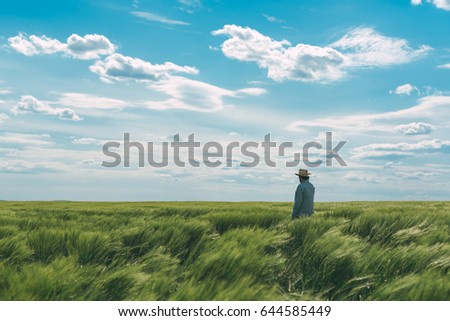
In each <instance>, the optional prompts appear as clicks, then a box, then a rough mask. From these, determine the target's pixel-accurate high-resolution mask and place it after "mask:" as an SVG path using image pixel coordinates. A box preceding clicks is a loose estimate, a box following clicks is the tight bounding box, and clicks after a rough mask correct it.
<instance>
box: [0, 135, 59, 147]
mask: <svg viewBox="0 0 450 321" xmlns="http://www.w3.org/2000/svg"><path fill="white" fill-rule="evenodd" d="M0 143H2V144H21V145H29V146H36V145H52V144H53V142H52V141H51V137H50V135H47V134H22V133H10V132H6V133H2V134H0Z"/></svg>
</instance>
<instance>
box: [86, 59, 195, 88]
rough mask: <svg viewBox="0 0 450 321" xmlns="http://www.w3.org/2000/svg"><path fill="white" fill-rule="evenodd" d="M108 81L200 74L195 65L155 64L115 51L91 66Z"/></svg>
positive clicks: (92, 69) (93, 70) (94, 71)
mask: <svg viewBox="0 0 450 321" xmlns="http://www.w3.org/2000/svg"><path fill="white" fill-rule="evenodd" d="M89 70H91V71H92V72H93V73H96V74H97V75H99V76H100V78H101V79H102V80H104V81H106V82H111V81H113V80H119V81H120V80H129V79H132V80H137V81H147V80H156V79H159V78H164V77H167V76H169V75H171V74H177V73H186V74H194V75H195V74H198V70H197V69H196V68H195V67H189V66H179V65H176V64H174V63H171V62H165V63H163V64H161V65H157V64H156V65H154V64H152V63H150V62H147V61H144V60H141V59H139V58H132V57H128V56H123V55H121V54H118V53H115V54H112V55H111V56H108V57H106V58H105V59H104V60H103V61H100V60H99V61H96V62H95V63H94V64H93V65H92V66H90V67H89Z"/></svg>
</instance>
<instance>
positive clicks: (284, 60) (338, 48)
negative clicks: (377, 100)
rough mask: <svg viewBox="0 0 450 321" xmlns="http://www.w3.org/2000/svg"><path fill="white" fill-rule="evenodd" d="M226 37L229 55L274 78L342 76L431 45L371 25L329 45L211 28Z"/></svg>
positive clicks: (407, 57)
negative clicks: (417, 45)
mask: <svg viewBox="0 0 450 321" xmlns="http://www.w3.org/2000/svg"><path fill="white" fill-rule="evenodd" d="M212 34H213V35H225V36H228V37H229V39H227V40H225V42H224V43H223V44H222V45H221V49H222V52H223V53H224V55H225V56H227V57H228V58H231V59H236V60H240V61H248V62H255V63H257V64H258V66H259V67H260V68H263V69H267V76H268V77H269V78H271V79H273V80H275V81H284V80H297V81H305V82H330V81H336V80H339V79H341V78H343V77H344V76H345V75H346V70H347V69H348V68H364V67H378V66H390V65H396V64H402V63H407V62H410V61H412V60H415V59H418V58H420V57H423V56H424V55H425V54H427V52H428V51H429V50H431V47H429V46H421V47H420V48H419V49H417V50H414V49H412V48H411V47H410V46H409V44H408V42H407V41H406V40H404V39H398V38H391V37H386V36H383V35H381V34H379V33H377V32H376V31H375V30H373V29H372V28H356V29H354V30H352V31H350V32H349V33H347V34H346V35H345V36H344V37H343V38H341V39H340V40H338V41H336V42H334V43H332V44H330V45H329V46H325V47H319V46H313V45H309V44H301V43H300V44H297V45H295V46H293V45H292V44H291V43H290V42H289V41H287V40H281V41H277V40H274V39H272V38H270V37H268V36H265V35H263V34H261V33H259V32H258V31H256V30H254V29H251V28H249V27H245V28H244V27H241V26H236V25H225V26H224V27H223V28H222V29H219V30H215V31H213V32H212Z"/></svg>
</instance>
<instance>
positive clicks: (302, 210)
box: [291, 169, 315, 218]
mask: <svg viewBox="0 0 450 321" xmlns="http://www.w3.org/2000/svg"><path fill="white" fill-rule="evenodd" d="M296 175H297V176H299V179H300V184H298V186H297V189H296V191H295V201H294V208H293V209H292V215H291V217H292V218H298V217H300V216H311V215H312V214H313V213H314V194H315V188H314V185H313V184H311V182H310V181H309V175H311V174H310V173H308V171H307V170H304V169H301V170H300V171H299V173H298V174H297V173H296Z"/></svg>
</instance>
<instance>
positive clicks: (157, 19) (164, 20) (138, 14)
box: [131, 11, 189, 26]
mask: <svg viewBox="0 0 450 321" xmlns="http://www.w3.org/2000/svg"><path fill="white" fill-rule="evenodd" d="M131 14H132V15H133V16H136V17H139V18H142V19H145V20H149V21H155V22H161V23H164V24H168V25H182V26H186V25H189V23H188V22H184V21H180V20H172V19H169V18H166V17H163V16H160V15H157V14H156V13H152V12H148V11H132V12H131Z"/></svg>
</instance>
